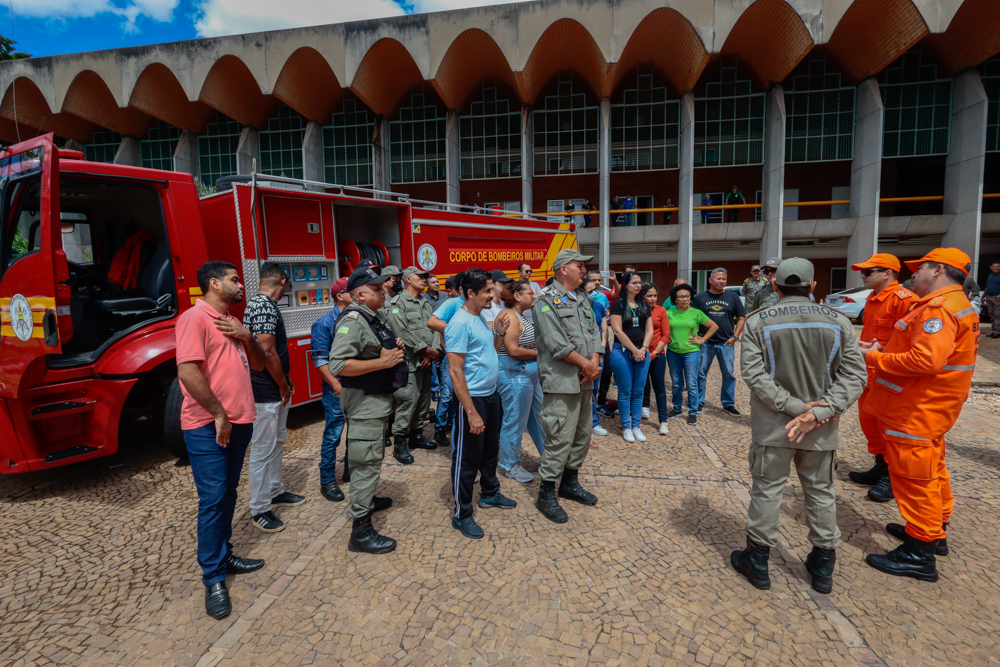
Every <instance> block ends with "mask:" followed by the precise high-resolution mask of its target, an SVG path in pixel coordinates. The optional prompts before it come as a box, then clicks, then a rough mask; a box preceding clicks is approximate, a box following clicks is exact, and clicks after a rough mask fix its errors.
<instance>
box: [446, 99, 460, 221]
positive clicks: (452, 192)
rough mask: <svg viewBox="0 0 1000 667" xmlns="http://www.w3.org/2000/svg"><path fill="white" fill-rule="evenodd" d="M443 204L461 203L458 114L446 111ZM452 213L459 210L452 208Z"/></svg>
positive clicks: (453, 111) (452, 110)
mask: <svg viewBox="0 0 1000 667" xmlns="http://www.w3.org/2000/svg"><path fill="white" fill-rule="evenodd" d="M444 166H445V169H444V170H445V174H446V177H445V186H446V187H445V197H446V198H445V202H446V203H448V204H455V205H458V204H461V203H462V144H461V142H460V141H459V122H458V112H457V111H455V110H454V109H448V111H447V112H446V113H445V119H444ZM451 210H452V211H458V210H461V209H458V208H453V209H451Z"/></svg>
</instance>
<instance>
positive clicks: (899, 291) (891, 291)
mask: <svg viewBox="0 0 1000 667" xmlns="http://www.w3.org/2000/svg"><path fill="white" fill-rule="evenodd" d="M916 298H917V297H916V295H915V294H914V293H913V292H911V291H910V290H908V289H906V288H905V287H903V286H902V285H900V284H899V281H898V280H893V281H892V282H891V283H889V284H888V285H886V286H885V287H884V288H883V289H882V291H881V292H879V293H878V294H873V295H872V296H870V297H868V300H867V301H866V302H865V321H864V327H863V328H862V330H861V338H860V340H861V341H863V342H865V343H870V342H872V340H877V341H878V344H879V345H881V346H882V347H883V348H884V347H885V346H886V345H888V344H889V338H890V337H891V336H892V331H893V329H892V327H893V325H894V324H895V323H896V322H897V321H899V320H900V319H902V318H903V317H904V316H905V315H906V313H907V312H909V310H910V304H911V303H913V300H914V299H916ZM873 382H874V377H873V373H872V369H871V367H869V368H868V384H867V385H866V386H865V390H864V391H863V392H861V398H859V399H858V417H859V419H860V421H861V430H862V431H863V432H864V434H865V438H867V440H868V453H869V454H872V455H876V454H882V455H884V454H885V434H884V433H883V432H882V430H880V429H879V427H878V419H876V418H875V415H874V414H872V413H871V411H870V410H867V409H866V408H865V404H866V403H867V399H868V392H869V391H871V387H872V383H873Z"/></svg>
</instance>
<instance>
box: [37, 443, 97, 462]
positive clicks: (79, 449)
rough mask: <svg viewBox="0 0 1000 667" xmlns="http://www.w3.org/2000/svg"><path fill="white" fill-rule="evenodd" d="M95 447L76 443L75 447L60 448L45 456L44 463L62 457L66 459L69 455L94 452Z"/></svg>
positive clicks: (58, 459)
mask: <svg viewBox="0 0 1000 667" xmlns="http://www.w3.org/2000/svg"><path fill="white" fill-rule="evenodd" d="M96 451H97V447H89V446H87V445H77V446H76V447H69V448H68V449H60V450H59V451H58V452H52V453H51V454H49V455H47V456H46V457H45V462H46V463H52V462H53V461H61V460H62V459H68V458H70V457H71V456H81V455H83V454H89V453H90V452H96Z"/></svg>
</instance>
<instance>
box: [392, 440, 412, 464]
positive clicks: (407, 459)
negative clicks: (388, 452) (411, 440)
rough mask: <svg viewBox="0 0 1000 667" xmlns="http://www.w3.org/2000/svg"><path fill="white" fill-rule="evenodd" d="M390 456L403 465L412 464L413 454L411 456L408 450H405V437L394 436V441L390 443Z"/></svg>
mask: <svg viewBox="0 0 1000 667" xmlns="http://www.w3.org/2000/svg"><path fill="white" fill-rule="evenodd" d="M392 455H393V456H394V457H395V458H396V460H397V461H399V462H400V463H402V464H403V465H410V464H411V463H413V454H411V453H410V450H409V449H407V448H406V436H405V435H397V436H396V438H395V441H394V442H393V443H392Z"/></svg>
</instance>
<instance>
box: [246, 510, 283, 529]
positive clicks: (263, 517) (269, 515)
mask: <svg viewBox="0 0 1000 667" xmlns="http://www.w3.org/2000/svg"><path fill="white" fill-rule="evenodd" d="M253 525H255V526H257V528H259V529H260V530H263V531H264V532H265V533H280V532H281V531H283V530H284V529H285V524H284V523H282V522H281V519H279V518H278V517H276V516H274V512H271V511H267V512H264V513H263V514H258V515H257V516H255V517H254V518H253Z"/></svg>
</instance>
